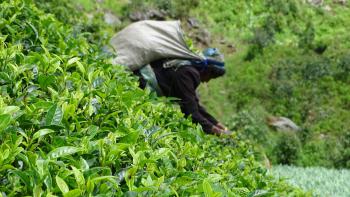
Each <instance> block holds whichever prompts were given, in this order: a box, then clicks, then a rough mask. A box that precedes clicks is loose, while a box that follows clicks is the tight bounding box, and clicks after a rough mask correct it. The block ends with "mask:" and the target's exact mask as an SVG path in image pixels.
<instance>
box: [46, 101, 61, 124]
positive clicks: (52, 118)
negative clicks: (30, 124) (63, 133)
mask: <svg viewBox="0 0 350 197" xmlns="http://www.w3.org/2000/svg"><path fill="white" fill-rule="evenodd" d="M62 118H63V111H62V109H61V107H59V106H57V104H55V105H53V106H52V107H51V108H50V109H49V111H48V112H47V114H46V118H45V125H46V126H51V125H60V124H61V121H62Z"/></svg>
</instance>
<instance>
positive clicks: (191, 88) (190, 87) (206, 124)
mask: <svg viewBox="0 0 350 197" xmlns="http://www.w3.org/2000/svg"><path fill="white" fill-rule="evenodd" d="M199 83H200V78H199V75H198V73H197V74H196V73H193V72H183V73H181V74H179V75H178V78H177V79H176V81H175V84H174V85H175V86H174V88H175V90H176V91H177V95H178V97H179V98H180V99H181V100H180V102H179V104H180V107H181V111H182V112H183V113H184V114H185V115H186V116H190V115H191V116H192V121H193V122H194V123H199V124H200V125H201V126H202V128H203V130H204V131H205V132H206V133H211V129H212V127H213V126H214V124H213V123H212V122H211V121H210V120H208V119H207V118H206V116H205V115H203V114H202V113H201V111H203V109H202V108H201V107H200V105H199V103H198V99H197V96H196V88H197V87H198V85H199ZM204 112H205V110H204ZM206 114H207V113H206Z"/></svg>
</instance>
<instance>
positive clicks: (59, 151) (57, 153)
mask: <svg viewBox="0 0 350 197" xmlns="http://www.w3.org/2000/svg"><path fill="white" fill-rule="evenodd" d="M77 152H79V149H78V148H76V147H73V146H63V147H59V148H56V149H55V150H52V151H51V152H50V153H49V154H47V156H48V158H49V159H56V158H59V157H64V156H67V155H72V154H74V153H77Z"/></svg>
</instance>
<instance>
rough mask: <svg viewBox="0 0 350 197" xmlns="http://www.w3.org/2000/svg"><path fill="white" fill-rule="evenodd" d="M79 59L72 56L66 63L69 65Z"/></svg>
mask: <svg viewBox="0 0 350 197" xmlns="http://www.w3.org/2000/svg"><path fill="white" fill-rule="evenodd" d="M79 60H80V58H79V57H73V58H71V59H69V60H68V62H67V65H68V66H69V65H72V64H74V63H75V62H77V61H79Z"/></svg>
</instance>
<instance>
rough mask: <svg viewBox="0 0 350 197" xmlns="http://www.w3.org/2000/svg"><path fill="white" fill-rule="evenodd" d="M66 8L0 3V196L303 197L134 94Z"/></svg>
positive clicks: (240, 147)
mask: <svg viewBox="0 0 350 197" xmlns="http://www.w3.org/2000/svg"><path fill="white" fill-rule="evenodd" d="M38 2H39V1H38ZM38 2H36V3H38ZM40 2H43V1H40ZM68 3H69V2H68V1H60V2H57V1H48V2H46V3H45V4H41V3H38V4H37V5H38V6H39V7H40V9H39V8H38V7H37V6H36V4H35V3H34V1H32V0H11V1H0V16H1V17H0V90H1V92H0V93H1V97H0V144H1V145H0V183H1V184H0V192H1V193H0V196H30V195H31V196H67V197H68V196H122V195H125V196H190V195H201V196H247V195H248V196H276V195H282V196H286V195H288V196H304V195H307V194H304V193H303V192H302V191H300V190H298V189H295V188H293V187H291V186H289V185H287V184H286V183H284V182H282V181H276V180H274V179H273V178H272V177H271V176H270V175H268V174H267V171H266V169H264V167H262V166H261V165H260V164H259V163H258V162H257V161H256V159H255V157H254V153H253V152H252V149H251V147H250V146H249V144H248V143H246V142H245V141H243V140H241V139H239V138H238V137H237V136H231V137H226V138H218V137H215V136H208V135H204V134H203V132H202V131H201V129H200V127H196V126H195V125H193V124H192V123H191V121H190V120H189V119H186V118H184V115H183V114H182V113H181V112H180V110H179V108H178V107H177V106H174V105H171V104H169V103H168V102H163V101H161V100H158V99H156V98H154V96H152V95H150V94H149V93H148V92H145V91H143V90H141V89H139V88H138V84H137V80H136V79H135V78H133V77H132V76H130V74H129V73H128V72H126V71H125V70H124V69H123V67H121V66H113V65H111V64H109V63H108V61H109V59H110V54H109V53H105V52H104V51H103V50H101V48H102V44H103V43H105V42H106V40H105V39H104V38H105V37H104V34H103V33H102V32H100V31H99V30H101V28H100V29H97V30H96V29H94V30H95V31H94V32H87V30H89V28H85V27H83V28H78V30H79V31H77V29H76V26H75V25H78V26H81V25H82V26H84V24H88V23H87V22H84V21H80V20H82V19H79V18H70V17H69V15H62V16H61V17H60V18H59V19H57V18H56V15H59V14H60V12H59V10H60V9H61V6H64V8H65V9H68V12H66V13H70V12H72V13H73V14H74V13H78V14H79V12H75V11H74V7H73V8H69V6H67V4H68ZM39 4H40V5H39ZM57 6H58V7H57ZM51 10H52V11H53V14H51V13H50V11H51ZM80 15H83V14H82V13H80ZM60 20H61V21H60ZM96 25H98V23H96ZM91 35H95V36H91ZM95 38H96V39H97V40H95Z"/></svg>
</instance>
